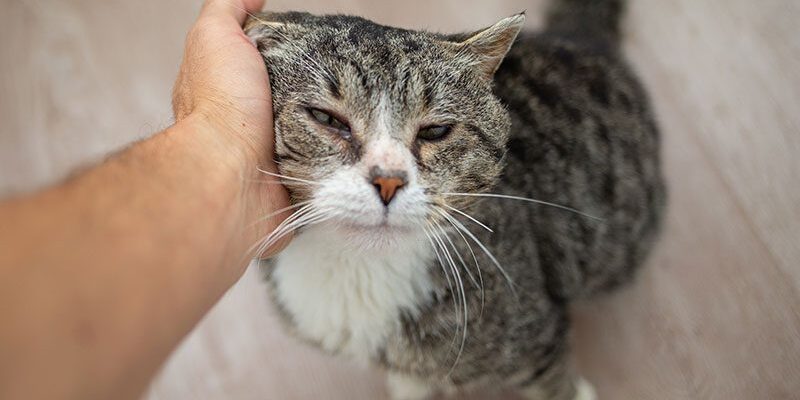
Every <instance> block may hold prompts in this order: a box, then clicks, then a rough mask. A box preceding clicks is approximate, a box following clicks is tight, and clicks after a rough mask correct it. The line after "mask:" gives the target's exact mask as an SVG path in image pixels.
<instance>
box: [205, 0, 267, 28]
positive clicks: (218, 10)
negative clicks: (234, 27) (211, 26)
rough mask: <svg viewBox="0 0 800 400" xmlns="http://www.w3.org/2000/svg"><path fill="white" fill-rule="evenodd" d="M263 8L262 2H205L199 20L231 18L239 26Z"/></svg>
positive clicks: (228, 0) (253, 0) (237, 0)
mask: <svg viewBox="0 0 800 400" xmlns="http://www.w3.org/2000/svg"><path fill="white" fill-rule="evenodd" d="M262 7H264V0H206V2H205V3H204V4H203V8H202V9H201V10H200V18H201V19H203V18H215V19H219V18H233V19H234V20H236V22H237V23H238V24H239V25H242V24H243V23H244V20H245V19H247V16H248V15H249V14H251V13H254V12H258V11H260V10H261V8H262Z"/></svg>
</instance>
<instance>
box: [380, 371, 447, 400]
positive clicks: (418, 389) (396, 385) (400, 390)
mask: <svg viewBox="0 0 800 400" xmlns="http://www.w3.org/2000/svg"><path fill="white" fill-rule="evenodd" d="M387 383H388V386H389V397H390V398H391V399H392V400H426V399H428V398H430V397H431V396H432V395H433V392H434V391H435V388H434V387H433V386H432V385H431V384H430V383H428V382H425V381H423V380H421V379H419V378H415V377H413V376H409V375H406V374H402V373H398V372H389V378H388V380H387Z"/></svg>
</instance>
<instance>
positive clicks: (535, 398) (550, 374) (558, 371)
mask: <svg viewBox="0 0 800 400" xmlns="http://www.w3.org/2000/svg"><path fill="white" fill-rule="evenodd" d="M520 393H521V394H522V395H523V396H524V397H525V398H526V399H528V400H596V399H597V395H596V394H595V391H594V387H592V385H591V384H590V383H589V382H587V381H586V380H585V379H583V378H581V377H579V376H578V375H576V374H575V373H574V372H573V371H572V369H571V368H570V367H569V365H568V363H567V362H565V361H561V362H559V363H557V364H556V365H554V366H552V367H551V368H550V369H549V370H548V371H546V372H545V373H544V374H542V375H541V376H539V377H537V378H536V379H535V380H533V381H531V382H526V383H525V384H524V385H522V386H521V388H520Z"/></svg>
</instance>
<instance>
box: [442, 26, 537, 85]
mask: <svg viewBox="0 0 800 400" xmlns="http://www.w3.org/2000/svg"><path fill="white" fill-rule="evenodd" d="M524 22H525V13H524V12H522V13H519V14H516V15H512V16H510V17H508V18H504V19H502V20H500V22H498V23H496V24H494V25H492V26H490V27H488V28H486V29H483V30H480V31H477V32H475V33H472V34H469V35H457V36H452V37H451V40H454V39H455V40H454V41H455V42H456V45H457V46H459V50H461V51H464V52H465V53H467V54H469V55H470V56H471V57H472V58H474V60H475V62H476V63H477V67H478V68H479V69H480V71H481V72H483V73H484V74H485V75H486V76H487V77H488V78H489V79H491V78H492V76H493V75H494V73H495V72H496V71H497V68H498V67H500V63H501V62H502V61H503V58H505V56H506V53H508V50H509V49H511V45H512V44H514V39H516V37H517V34H518V33H519V31H520V29H522V25H523V23H524Z"/></svg>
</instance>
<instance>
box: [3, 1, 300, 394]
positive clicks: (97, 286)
mask: <svg viewBox="0 0 800 400" xmlns="http://www.w3.org/2000/svg"><path fill="white" fill-rule="evenodd" d="M260 7H261V2H260V1H250V2H244V1H241V2H238V3H237V2H236V1H233V0H219V1H214V0H212V1H209V2H208V3H207V4H206V5H205V6H204V9H203V12H202V14H201V17H200V19H199V20H198V23H197V24H196V25H195V27H194V28H193V30H192V32H191V33H190V34H189V37H188V38H187V49H186V55H185V58H184V63H183V66H182V68H181V75H180V77H179V79H178V83H177V85H176V93H175V98H174V105H175V112H176V118H177V119H178V122H177V123H176V124H175V125H174V126H172V127H171V128H169V129H167V130H165V131H164V132H160V133H158V134H156V135H154V136H153V137H152V138H150V139H148V140H145V141H143V142H140V143H137V144H135V145H133V146H131V147H130V148H129V149H127V150H125V151H123V152H121V153H119V154H117V155H115V156H113V157H111V158H109V159H108V160H107V161H106V162H104V163H102V164H100V165H98V166H96V167H93V168H90V169H88V170H86V171H84V172H83V173H81V174H79V175H77V176H75V177H73V178H72V179H69V180H68V181H66V182H64V183H62V184H60V185H58V186H56V187H53V188H49V189H45V190H43V191H41V192H39V193H36V194H33V195H29V196H24V197H19V198H16V199H12V200H6V201H3V202H0V221H2V223H0V398H78V399H92V398H102V399H105V398H132V397H136V396H138V395H140V394H141V393H142V391H143V390H144V389H145V388H146V385H147V383H148V381H149V379H150V378H151V377H152V376H153V374H154V373H155V371H156V370H157V368H158V367H159V365H160V364H161V363H162V362H163V361H164V359H165V358H166V357H167V355H168V354H169V353H170V351H171V350H172V348H174V346H175V345H176V344H177V343H178V342H179V341H180V339H181V338H182V337H183V336H184V335H185V334H186V333H187V332H188V331H189V330H190V329H191V328H192V327H193V326H194V325H195V324H196V323H197V322H198V321H199V320H200V318H201V317H202V316H203V314H204V313H205V312H206V311H207V310H208V309H210V307H211V306H212V305H213V304H214V303H215V302H216V301H217V300H218V299H219V298H220V296H222V294H223V293H224V292H225V291H226V290H227V289H228V288H229V287H230V286H231V285H232V284H233V283H234V282H235V281H236V280H237V279H238V278H239V276H240V275H241V273H242V271H243V269H244V266H245V265H246V263H247V260H248V256H247V255H246V254H245V253H246V252H247V250H248V248H249V247H250V245H252V244H253V243H254V242H255V241H256V240H257V239H258V238H259V237H261V236H262V235H263V234H264V233H266V232H268V231H270V230H271V229H272V228H274V227H275V226H276V224H277V223H279V222H280V218H281V217H280V216H276V217H275V218H272V219H268V220H266V221H263V222H262V223H260V224H258V225H253V224H252V222H253V221H255V220H256V219H257V218H258V217H259V216H262V215H265V214H269V213H270V212H271V211H272V210H276V209H279V208H282V207H284V206H285V205H286V204H287V202H288V200H287V195H286V192H285V191H284V190H283V189H282V187H281V186H280V185H277V184H264V183H262V182H263V181H269V177H267V176H264V175H260V176H259V175H258V172H257V167H261V168H266V169H273V168H274V165H272V164H271V162H270V160H271V151H272V150H271V141H272V137H271V125H272V121H271V114H270V109H271V104H270V99H269V89H268V82H267V79H266V74H265V72H264V67H263V64H262V62H261V59H260V57H259V56H258V53H257V51H256V50H255V48H253V47H252V45H251V44H250V43H249V42H248V41H247V39H246V37H244V35H243V34H242V33H241V29H240V28H239V27H240V24H241V22H242V21H243V19H244V12H243V11H242V10H241V9H240V8H246V9H249V10H256V9H258V8H260ZM273 251H274V249H273Z"/></svg>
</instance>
